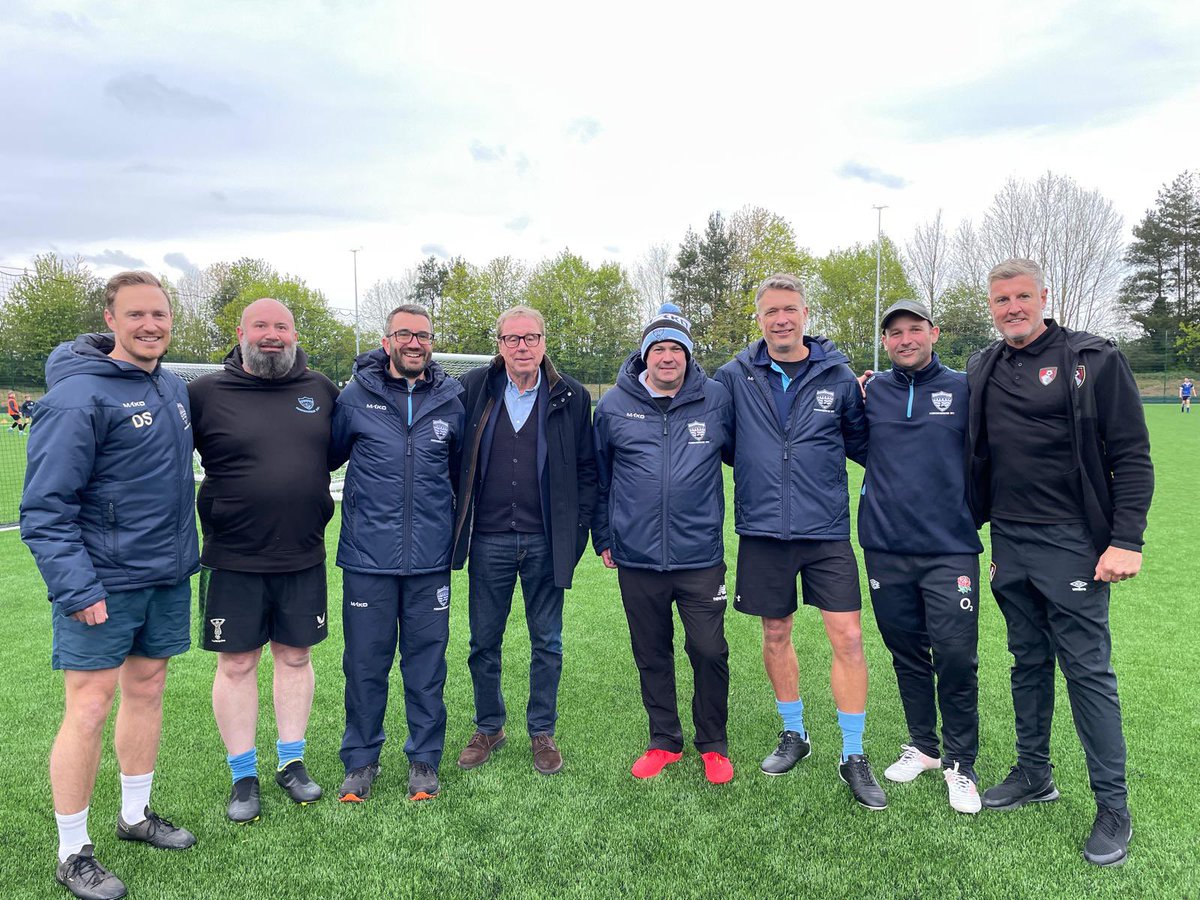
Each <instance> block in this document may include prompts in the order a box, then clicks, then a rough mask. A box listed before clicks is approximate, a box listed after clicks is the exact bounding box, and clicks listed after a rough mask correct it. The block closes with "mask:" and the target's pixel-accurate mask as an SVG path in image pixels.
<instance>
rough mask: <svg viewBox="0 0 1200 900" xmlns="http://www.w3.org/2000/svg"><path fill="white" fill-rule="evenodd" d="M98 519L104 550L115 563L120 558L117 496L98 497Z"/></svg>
mask: <svg viewBox="0 0 1200 900" xmlns="http://www.w3.org/2000/svg"><path fill="white" fill-rule="evenodd" d="M100 521H101V523H102V529H103V532H104V551H105V553H107V554H108V558H109V559H110V560H111V561H112V562H113V563H114V564H115V563H117V562H119V561H120V558H121V540H120V537H119V535H118V523H117V498H116V497H114V496H110V495H105V496H102V497H101V498H100Z"/></svg>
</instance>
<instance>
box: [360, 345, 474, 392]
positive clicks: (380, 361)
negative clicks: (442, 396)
mask: <svg viewBox="0 0 1200 900" xmlns="http://www.w3.org/2000/svg"><path fill="white" fill-rule="evenodd" d="M388 361H389V358H388V354H387V351H386V350H384V349H383V348H382V347H376V348H375V349H374V350H370V351H368V352H366V353H364V354H362V355H361V356H359V357H358V359H356V360H355V361H354V380H355V381H357V382H358V383H359V384H361V385H362V386H363V387H364V388H366V389H367V390H368V391H370V392H371V393H373V394H376V395H378V396H380V397H383V396H386V395H385V391H386V390H387V387H386V385H385V383H384V380H383V370H384V367H385V366H386V365H388ZM425 381H426V382H428V383H429V395H430V396H431V397H434V396H436V395H437V394H439V393H440V392H441V391H442V389H443V388H445V387H446V386H447V375H446V370H445V369H443V368H442V367H441V366H440V365H438V364H437V363H436V362H434V361H433V360H432V359H431V360H430V361H429V365H427V366H426V367H425ZM457 383H458V382H454V384H456V385H457Z"/></svg>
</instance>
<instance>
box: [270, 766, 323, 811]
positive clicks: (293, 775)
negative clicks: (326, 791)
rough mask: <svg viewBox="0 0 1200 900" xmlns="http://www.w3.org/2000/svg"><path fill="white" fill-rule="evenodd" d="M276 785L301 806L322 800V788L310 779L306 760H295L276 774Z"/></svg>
mask: <svg viewBox="0 0 1200 900" xmlns="http://www.w3.org/2000/svg"><path fill="white" fill-rule="evenodd" d="M275 783H276V784H277V785H279V786H280V787H281V788H283V789H284V790H285V791H286V792H287V795H288V796H289V797H291V798H292V799H293V800H295V801H296V802H297V803H299V804H300V805H301V806H307V805H308V804H309V803H313V802H315V801H317V800H320V799H321V786H320V785H319V784H317V783H316V782H315V781H313V780H312V778H311V777H309V774H308V769H306V768H305V766H304V760H302V759H293V760H292V761H291V762H290V763H288V764H287V765H286V766H284V767H283V768H282V769H278V770H276V772H275Z"/></svg>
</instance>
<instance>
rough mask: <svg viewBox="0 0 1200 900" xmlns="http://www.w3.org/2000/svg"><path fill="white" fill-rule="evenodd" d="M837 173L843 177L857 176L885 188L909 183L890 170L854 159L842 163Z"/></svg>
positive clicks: (856, 177)
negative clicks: (886, 170)
mask: <svg viewBox="0 0 1200 900" xmlns="http://www.w3.org/2000/svg"><path fill="white" fill-rule="evenodd" d="M837 174H838V175H839V176H841V177H842V178H855V179H858V180H859V181H865V182H866V183H867V184H878V185H880V186H881V187H885V188H902V187H904V186H905V185H906V184H908V181H906V180H905V179H904V178H901V177H900V176H899V175H893V174H892V173H890V172H885V171H883V170H882V169H877V168H875V167H874V166H868V165H864V164H863V163H860V162H855V161H854V160H846V162H844V163H842V164H841V166H840V167H839V168H838V170H837Z"/></svg>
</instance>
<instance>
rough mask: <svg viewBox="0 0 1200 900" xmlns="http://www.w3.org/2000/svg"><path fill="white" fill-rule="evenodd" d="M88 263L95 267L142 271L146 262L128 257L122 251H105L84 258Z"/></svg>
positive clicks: (134, 257)
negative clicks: (115, 267) (114, 267)
mask: <svg viewBox="0 0 1200 900" xmlns="http://www.w3.org/2000/svg"><path fill="white" fill-rule="evenodd" d="M84 259H86V260H87V261H88V262H90V263H92V264H93V265H97V266H120V267H121V268H122V269H144V268H146V261H145V260H142V259H138V258H137V257H136V256H130V255H129V254H128V253H126V252H125V251H124V250H105V251H104V252H103V253H96V254H94V255H92V256H85V257H84Z"/></svg>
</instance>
